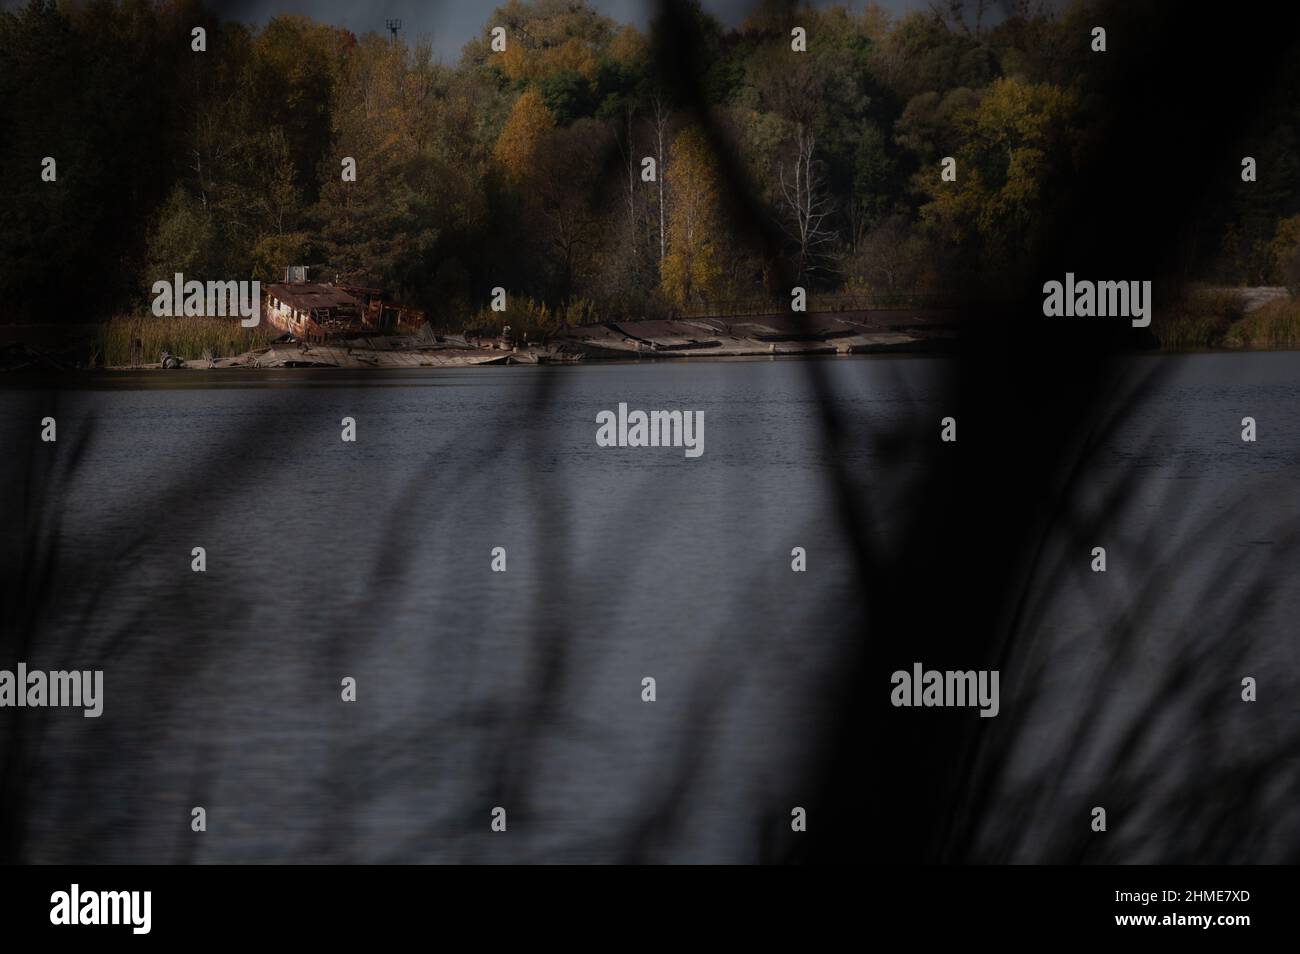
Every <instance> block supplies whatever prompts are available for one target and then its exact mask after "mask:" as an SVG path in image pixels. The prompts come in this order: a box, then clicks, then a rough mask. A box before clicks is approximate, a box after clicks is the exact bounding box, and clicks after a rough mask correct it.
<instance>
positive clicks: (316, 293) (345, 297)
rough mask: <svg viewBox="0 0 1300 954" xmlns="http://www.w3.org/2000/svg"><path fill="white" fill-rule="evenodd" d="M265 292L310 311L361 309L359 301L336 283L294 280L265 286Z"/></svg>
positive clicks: (300, 309) (299, 308)
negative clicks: (315, 309) (318, 309)
mask: <svg viewBox="0 0 1300 954" xmlns="http://www.w3.org/2000/svg"><path fill="white" fill-rule="evenodd" d="M266 293H267V294H268V295H270V296H271V297H272V298H275V299H278V300H279V301H282V302H284V303H285V304H286V305H288V306H289V307H290V308H296V309H297V310H298V311H306V312H310V311H311V310H312V309H313V308H329V309H355V310H357V311H360V310H361V302H359V301H357V299H355V298H353V297H352V296H351V295H349V294H348V293H347V292H345V291H343V290H342V289H341V288H339V287H338V286H336V285H318V284H314V283H312V282H294V283H292V284H280V283H276V284H273V285H267V286H266Z"/></svg>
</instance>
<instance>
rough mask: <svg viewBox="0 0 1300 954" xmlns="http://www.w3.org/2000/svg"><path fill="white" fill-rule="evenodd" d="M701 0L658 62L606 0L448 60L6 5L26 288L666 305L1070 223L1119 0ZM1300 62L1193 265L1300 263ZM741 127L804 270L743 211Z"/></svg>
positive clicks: (1243, 278)
mask: <svg viewBox="0 0 1300 954" xmlns="http://www.w3.org/2000/svg"><path fill="white" fill-rule="evenodd" d="M682 6H683V7H684V9H685V11H686V16H687V17H688V21H689V23H690V24H691V28H692V31H691V32H692V36H691V37H690V42H692V43H696V44H698V46H699V49H700V50H701V52H702V53H703V56H702V57H701V60H700V62H702V63H705V64H707V66H706V68H705V70H704V71H703V74H702V75H699V76H693V77H690V83H689V87H690V88H689V89H688V88H686V84H684V82H683V77H681V76H679V75H673V74H672V73H671V71H668V70H665V69H664V67H663V62H662V51H663V50H664V49H665V47H666V45H669V44H673V43H680V42H684V39H683V37H681V36H676V35H665V33H664V31H665V29H667V27H666V26H665V21H663V20H656V21H654V22H653V23H652V24H651V26H650V28H649V29H648V30H647V31H644V32H642V31H638V30H636V29H634V28H632V27H628V26H624V25H621V24H618V23H615V22H614V21H612V20H610V19H609V18H607V17H605V16H603V15H601V14H600V13H598V12H596V11H595V10H593V9H592V8H591V7H589V6H588V5H587V4H586V3H585V2H582V0H532V2H522V0H509V2H508V3H507V4H506V5H505V6H503V7H500V8H498V9H497V10H495V11H494V12H493V13H492V14H491V15H490V16H488V17H487V18H486V19H485V22H484V26H483V30H482V33H481V34H480V35H479V36H478V37H476V38H475V39H473V40H472V41H471V42H470V43H468V44H467V45H466V46H465V48H464V50H463V53H462V55H461V58H460V60H459V62H458V63H457V64H456V65H454V66H452V65H445V64H442V63H439V62H438V61H437V60H436V59H435V58H434V56H433V54H432V51H431V49H430V46H429V45H428V43H427V42H421V41H417V42H415V43H414V44H407V43H405V42H402V41H399V42H397V43H396V44H394V43H392V42H390V41H389V39H388V38H387V37H386V36H379V35H377V34H374V33H368V34H365V35H363V36H356V35H354V34H352V33H350V32H348V31H345V30H341V29H338V28H335V27H332V26H329V25H326V24H321V23H316V22H313V21H311V20H309V19H304V18H301V17H296V16H281V17H276V18H275V19H272V20H271V21H270V22H269V23H267V24H266V26H265V27H264V28H261V29H253V28H250V27H248V26H246V25H244V24H241V23H236V22H221V21H220V20H219V19H218V18H217V17H216V16H215V15H214V14H212V13H211V12H209V11H207V10H206V9H205V8H204V6H203V5H202V3H200V2H198V0H168V2H163V3H153V2H148V0H120V2H112V0H92V2H87V3H83V4H76V5H69V6H64V5H59V4H55V3H53V2H50V0H31V2H29V3H28V5H27V6H26V7H24V8H22V9H21V10H19V11H17V12H16V13H4V14H0V129H3V130H4V131H5V134H4V145H3V155H2V157H0V162H2V164H3V168H2V172H3V175H2V176H0V190H3V191H2V192H0V204H2V205H3V208H4V209H5V217H6V220H7V221H6V226H5V228H4V230H3V233H2V236H3V237H2V238H0V242H2V243H3V248H2V251H3V255H2V256H0V294H2V295H3V298H4V301H5V302H6V313H7V316H8V317H9V318H10V320H15V319H26V320H41V319H48V318H54V317H64V318H68V317H75V319H76V320H86V319H90V318H102V317H107V315H108V314H110V313H112V312H113V311H115V310H120V309H130V308H133V307H138V306H139V305H140V303H141V302H142V301H143V300H144V299H145V296H146V290H147V288H148V287H149V285H150V284H151V283H152V281H153V280H155V279H156V278H158V277H164V276H170V275H171V274H172V273H173V272H175V271H181V272H184V273H185V274H186V276H187V277H193V278H198V279H200V280H205V279H209V278H220V279H229V278H259V279H262V280H264V281H265V280H275V279H277V278H278V277H279V276H280V275H282V271H283V268H284V266H285V265H287V264H291V263H309V264H319V265H322V266H324V267H325V271H326V272H327V273H332V274H336V275H338V276H340V277H343V278H346V279H350V280H354V281H359V282H364V283H367V284H373V285H381V286H385V287H389V288H391V289H393V290H394V291H395V292H396V294H397V295H399V296H400V297H401V298H402V299H404V300H406V301H408V302H409V303H411V304H414V305H416V306H419V307H423V308H425V309H426V310H427V311H428V312H429V313H430V314H431V315H432V316H434V317H435V318H436V319H437V320H438V321H439V322H440V323H441V324H443V325H444V326H461V325H464V324H465V322H466V321H467V320H469V319H470V316H472V315H474V314H475V313H476V312H477V311H478V310H479V309H481V308H482V306H483V304H484V303H485V302H486V301H487V299H488V297H489V295H490V293H491V289H492V288H493V287H494V286H504V287H506V288H508V289H509V290H510V294H511V300H512V302H516V303H520V302H523V303H527V305H526V307H527V315H525V316H524V319H525V320H527V321H532V322H534V323H537V324H548V323H556V322H564V321H568V322H574V321H582V320H588V319H592V318H597V317H599V318H603V319H610V318H617V317H624V316H629V315H635V316H640V315H650V316H654V315H668V314H672V313H675V312H680V311H683V310H700V309H703V310H710V309H720V308H726V307H727V306H728V303H729V302H732V301H734V300H737V299H749V298H755V297H758V296H763V295H767V294H772V293H774V292H776V291H777V289H773V288H772V287H771V285H772V277H773V275H774V274H777V273H778V272H780V273H782V274H796V275H798V276H799V277H800V280H801V281H802V282H803V283H804V284H806V285H807V286H808V287H809V289H810V290H811V291H813V292H814V293H835V292H848V293H853V294H859V293H873V294H877V295H880V294H886V295H887V294H897V293H911V292H918V291H921V292H924V291H935V292H941V291H944V290H947V289H954V288H962V289H968V288H971V287H974V286H978V285H979V284H980V283H981V282H987V281H991V280H997V281H1002V282H1010V281H1018V280H1021V279H1022V278H1024V276H1020V275H1018V274H1017V259H1018V256H1017V249H1018V248H1023V247H1024V245H1025V243H1027V242H1034V241H1037V240H1038V239H1039V238H1040V237H1041V236H1042V235H1044V234H1046V233H1048V232H1050V231H1051V230H1054V229H1060V228H1063V227H1066V224H1065V223H1062V222H1060V221H1058V219H1057V218H1056V215H1055V211H1054V210H1055V208H1056V205H1057V200H1058V199H1059V197H1060V196H1061V195H1062V194H1064V193H1065V192H1066V191H1067V190H1068V189H1069V188H1070V181H1071V177H1072V176H1074V175H1076V174H1077V173H1078V171H1079V170H1080V169H1081V168H1083V167H1086V164H1087V162H1088V158H1089V151H1090V150H1091V149H1094V148H1096V145H1095V143H1096V142H1097V141H1098V139H1099V137H1098V136H1097V135H1096V130H1097V129H1098V128H1099V124H1102V123H1104V121H1105V101H1104V97H1103V96H1102V95H1101V92H1100V90H1101V89H1103V88H1104V81H1100V82H1099V81H1098V80H1097V74H1098V64H1099V62H1104V61H1102V60H1100V59H1099V57H1098V55H1097V54H1095V53H1094V52H1093V51H1092V50H1091V49H1090V39H1091V38H1090V29H1091V26H1092V24H1093V23H1094V22H1096V20H1095V17H1096V8H1097V6H1098V4H1095V3H1087V2H1076V3H1074V4H1072V5H1070V6H1068V7H1067V8H1066V9H1065V10H1064V11H1062V12H1053V11H1051V10H1049V9H1047V8H1046V6H1045V5H1041V4H1038V3H1036V2H1034V0H1020V2H1017V3H1013V4H1012V5H1011V13H1012V15H1010V16H1004V17H1002V18H1001V19H1000V20H999V21H998V22H996V23H985V22H981V20H980V18H979V17H978V16H977V14H978V12H979V9H980V8H982V6H983V5H982V4H981V5H969V6H970V7H972V8H973V9H968V5H965V4H963V3H961V2H960V0H949V2H947V3H943V4H936V5H934V8H933V9H931V10H929V11H927V12H913V13H909V14H907V15H904V16H902V17H899V18H897V19H894V18H891V17H890V16H889V15H888V14H886V13H885V12H884V11H883V10H882V9H880V8H879V7H876V6H868V7H867V8H866V10H865V11H862V12H857V13H854V12H850V11H848V10H847V9H845V8H842V7H831V8H826V9H812V8H807V7H801V6H796V5H792V4H788V3H780V2H770V0H769V2H759V3H756V4H755V8H754V10H753V12H752V13H751V15H750V16H749V17H748V19H747V20H745V21H744V22H743V23H742V24H740V25H739V26H738V27H737V28H734V29H729V28H724V27H723V26H722V25H721V24H720V23H718V22H717V21H716V20H714V19H713V18H711V17H710V16H708V15H707V14H705V13H704V12H703V11H702V10H701V9H700V8H699V7H698V6H693V5H690V4H683V5H682ZM196 26H202V27H203V28H204V29H205V30H206V31H207V44H206V45H207V49H206V51H205V52H202V53H196V52H194V51H192V49H191V31H192V29H193V28H194V27H196ZM796 26H797V27H800V28H802V29H803V30H804V31H806V37H807V40H806V43H807V49H806V52H799V51H796V50H794V49H792V33H791V31H792V29H793V28H794V27H796ZM493 27H504V28H505V29H506V38H507V39H506V48H505V50H504V51H498V50H494V49H493V45H492V39H493V37H492V33H491V30H492V28H493ZM1296 68H1297V67H1295V66H1293V65H1285V66H1283V67H1282V69H1283V70H1284V73H1285V74H1286V75H1285V76H1284V82H1281V83H1280V84H1279V86H1278V89H1277V90H1275V91H1270V92H1269V95H1270V96H1271V97H1273V98H1274V99H1276V102H1275V104H1274V105H1273V107H1272V109H1271V111H1270V113H1269V118H1268V122H1267V123H1266V124H1265V125H1267V130H1266V132H1265V133H1264V134H1263V135H1262V138H1261V139H1260V140H1259V141H1260V143H1261V144H1260V145H1259V146H1258V148H1257V149H1256V150H1255V153H1256V154H1257V158H1258V161H1259V163H1260V165H1261V167H1262V168H1263V167H1267V168H1268V169H1269V170H1270V174H1269V176H1268V177H1267V182H1264V181H1261V182H1260V183H1257V184H1256V187H1255V188H1253V189H1245V188H1243V189H1240V190H1237V191H1236V193H1234V194H1235V196H1236V198H1235V199H1232V200H1230V201H1223V200H1217V201H1216V204H1213V205H1207V206H1206V208H1205V211H1204V215H1203V216H1202V220H1201V222H1200V223H1199V226H1198V228H1197V229H1196V230H1195V233H1194V234H1192V233H1189V234H1188V235H1186V236H1185V238H1184V241H1185V243H1186V246H1187V248H1186V262H1187V273H1188V277H1196V278H1203V279H1210V280H1217V281H1223V282H1229V283H1242V282H1265V281H1269V282H1272V281H1279V282H1287V283H1289V284H1300V255H1298V254H1297V249H1298V248H1300V196H1298V195H1297V193H1296V188H1295V182H1296V178H1295V176H1294V175H1290V174H1284V173H1286V172H1288V171H1292V172H1293V171H1294V166H1295V161H1296V160H1295V158H1294V157H1295V150H1294V149H1293V148H1292V147H1293V146H1294V145H1295V143H1296V141H1297V139H1298V138H1300V130H1298V129H1297V122H1296V118H1297V110H1296V105H1297V104H1296V90H1297V84H1295V83H1293V82H1290V80H1292V79H1293V78H1294V77H1292V76H1291V75H1290V74H1291V73H1293V72H1294V71H1295V70H1296ZM1207 121H1209V120H1208V119H1207ZM706 128H707V131H708V134H707V135H706V134H705V132H706ZM1228 145H1232V144H1228ZM720 148H725V149H729V150H732V151H733V154H734V156H735V157H736V158H737V160H738V163H739V168H741V169H742V170H743V174H744V177H745V179H746V182H745V187H746V188H748V189H750V190H752V194H754V195H757V196H758V197H759V199H760V201H761V207H762V208H763V209H764V210H765V214H766V215H768V216H769V217H770V219H771V221H772V223H774V224H775V225H776V226H778V227H779V229H780V234H781V235H782V236H783V241H784V245H783V247H782V248H781V249H780V251H779V254H780V255H782V256H785V257H786V261H784V262H782V263H781V264H782V266H783V268H781V269H776V268H774V264H775V263H774V262H773V261H771V260H770V258H771V255H772V251H771V249H770V248H764V247H762V246H761V245H760V244H759V243H757V242H755V241H753V239H752V237H751V236H748V235H746V234H745V231H744V230H743V229H741V228H737V227H736V226H735V224H734V222H733V220H732V218H731V216H730V213H729V209H728V208H727V205H726V202H725V197H724V191H725V190H723V189H721V188H720V182H719V175H720V169H721V168H722V166H721V165H720V164H719V162H718V158H719V157H718V154H717V153H718V150H719V149H720ZM46 156H52V157H55V158H56V160H57V164H58V165H57V169H58V179H57V185H55V184H52V183H46V182H43V181H41V179H40V176H39V172H40V169H41V162H42V159H43V157H46ZM343 157H352V158H354V159H355V161H356V169H357V177H356V181H355V182H345V181H343V180H342V178H341V176H340V168H341V161H342V159H343ZM945 157H950V158H952V159H954V160H955V168H956V170H957V176H956V179H955V181H944V180H943V179H942V178H941V176H940V168H941V161H942V160H943V159H944V158H945ZM647 160H653V172H654V176H653V178H648V174H647V167H648V166H649V163H648V162H647ZM1172 161H1177V157H1176V156H1171V162H1172ZM518 307H523V306H518Z"/></svg>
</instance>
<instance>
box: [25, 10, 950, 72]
mask: <svg viewBox="0 0 1300 954" xmlns="http://www.w3.org/2000/svg"><path fill="white" fill-rule="evenodd" d="M588 2H589V3H590V5H591V6H592V7H594V8H596V9H597V10H600V11H601V12H602V13H604V14H605V15H606V16H609V17H611V18H612V19H614V20H617V21H618V22H620V23H632V24H635V25H636V26H638V27H645V26H646V24H647V23H648V22H649V20H650V14H651V11H652V10H653V8H654V6H655V0H588ZM815 2H816V5H817V6H831V5H832V0H815ZM838 2H840V3H843V5H845V6H848V7H850V8H851V9H854V10H860V9H862V8H863V7H864V6H866V2H867V0H838ZM878 2H879V3H880V5H881V6H882V7H884V8H886V9H887V10H891V11H893V12H895V13H897V12H901V11H904V10H909V9H918V8H919V9H924V8H925V7H926V6H927V3H926V0H878ZM503 3H504V0H482V2H479V0H210V2H209V6H210V7H212V8H213V9H216V10H219V11H220V12H221V13H222V14H223V15H224V16H225V17H227V18H229V19H240V20H245V21H247V22H250V23H258V24H260V23H263V22H265V21H266V20H267V19H269V18H270V17H272V16H275V15H276V14H278V13H302V14H306V15H308V16H310V17H312V18H313V19H316V20H321V21H324V22H327V23H334V24H337V25H339V26H343V27H347V28H348V29H349V30H352V31H353V32H354V33H365V32H368V31H376V32H380V33H382V32H384V21H385V20H387V19H388V18H389V17H395V18H397V19H400V20H401V21H402V33H403V35H404V36H405V37H406V38H407V39H408V40H415V39H418V38H420V37H422V36H427V37H429V38H430V39H432V41H433V46H434V51H435V52H436V53H437V54H438V55H439V56H441V57H442V58H443V59H444V60H446V61H448V62H455V61H456V60H457V59H458V58H459V57H460V48H461V47H462V46H464V44H465V42H466V41H467V40H469V39H470V38H471V37H473V36H475V35H476V34H477V33H478V32H479V30H480V29H481V28H482V27H483V24H484V23H486V22H487V18H488V16H489V15H490V14H491V13H492V11H493V10H495V9H496V8H497V7H498V6H501V5H502V4H503ZM702 3H703V6H704V8H705V9H706V10H708V11H709V12H710V13H712V14H713V15H714V16H716V17H717V18H718V19H719V20H721V21H722V22H723V23H725V24H727V25H728V26H735V25H736V24H738V23H739V22H740V21H741V20H743V19H744V18H745V14H746V13H747V12H748V11H749V10H750V9H751V8H752V7H753V6H754V0H702ZM6 6H12V3H6Z"/></svg>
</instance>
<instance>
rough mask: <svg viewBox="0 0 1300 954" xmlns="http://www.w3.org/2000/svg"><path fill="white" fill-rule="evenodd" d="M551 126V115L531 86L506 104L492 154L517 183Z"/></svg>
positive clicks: (522, 178) (512, 180) (526, 171)
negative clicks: (507, 106) (503, 118)
mask: <svg viewBox="0 0 1300 954" xmlns="http://www.w3.org/2000/svg"><path fill="white" fill-rule="evenodd" d="M554 127H555V118H554V117H553V116H552V115H551V111H550V110H549V109H547V108H546V104H545V103H543V102H542V97H541V94H540V93H538V92H537V90H535V89H529V90H525V91H524V92H523V93H522V94H520V96H519V98H518V99H517V100H515V104H514V106H512V107H511V108H510V115H509V116H508V117H507V118H506V122H505V125H504V126H502V127H501V135H500V136H499V137H498V138H497V144H496V147H495V148H494V149H493V151H492V155H493V156H494V158H495V159H496V160H497V162H499V163H501V166H502V168H503V169H505V172H506V176H507V178H509V180H510V181H511V182H512V183H514V184H516V185H518V184H519V183H520V182H523V181H524V180H525V179H526V178H528V175H529V173H530V171H531V170H532V167H533V163H534V159H535V157H536V154H537V147H538V145H539V144H540V143H541V141H542V140H543V138H545V136H546V134H547V133H548V132H550V131H551V129H553V128H554Z"/></svg>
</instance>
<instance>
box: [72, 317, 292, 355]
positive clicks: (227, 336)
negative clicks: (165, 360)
mask: <svg viewBox="0 0 1300 954" xmlns="http://www.w3.org/2000/svg"><path fill="white" fill-rule="evenodd" d="M279 334H280V332H278V331H276V330H275V329H274V328H272V327H270V326H269V325H268V324H267V323H266V322H265V321H262V322H261V323H260V324H258V325H257V326H256V327H254V328H245V327H244V326H243V325H241V324H240V323H239V322H238V321H237V320H235V319H232V318H195V317H175V318H155V317H153V316H152V315H150V316H148V317H137V316H131V315H119V316H117V317H115V318H113V319H111V320H109V321H106V322H104V323H103V324H102V325H100V326H99V331H98V346H99V354H100V361H101V362H102V363H103V364H105V365H108V366H124V365H129V364H131V361H132V355H131V343H132V342H133V341H134V340H135V339H137V338H138V339H140V354H141V360H142V361H144V362H146V363H147V362H154V361H157V360H158V355H160V354H161V353H162V352H164V351H168V352H171V353H172V354H175V355H180V356H181V357H182V358H184V359H185V360H187V361H197V360H200V359H202V358H203V357H204V356H205V354H207V355H211V356H212V357H214V358H231V357H234V356H235V355H239V354H244V353H245V352H247V351H252V350H253V349H254V348H262V347H265V346H266V345H267V344H268V343H269V342H270V341H271V340H272V339H273V338H275V337H277V336H278V335H279Z"/></svg>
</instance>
